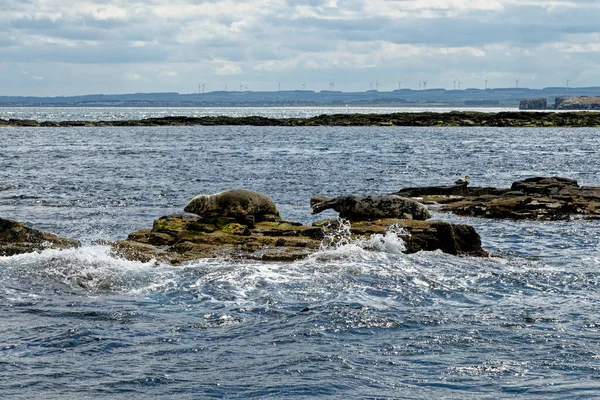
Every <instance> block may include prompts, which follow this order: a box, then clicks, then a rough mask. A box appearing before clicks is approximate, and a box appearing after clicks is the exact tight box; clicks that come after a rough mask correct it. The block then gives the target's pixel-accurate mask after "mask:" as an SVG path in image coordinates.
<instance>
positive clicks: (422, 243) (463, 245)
mask: <svg viewBox="0 0 600 400" xmlns="http://www.w3.org/2000/svg"><path fill="white" fill-rule="evenodd" d="M249 194H250V195H251V196H250V197H248V196H249ZM255 195H259V194H257V193H254V192H249V191H245V190H237V191H236V190H234V191H225V192H221V193H217V194H214V195H207V196H197V197H196V198H194V199H193V201H192V202H191V203H190V204H188V206H186V209H187V210H190V209H193V210H194V212H195V213H197V214H201V215H189V214H178V215H167V216H164V217H161V218H159V219H157V220H156V221H154V224H153V226H152V228H149V229H142V230H140V231H137V232H133V233H131V234H130V235H129V236H128V237H127V239H125V240H119V241H116V242H114V243H109V244H110V245H111V246H112V247H113V250H114V252H115V254H117V255H119V256H123V257H125V258H127V259H130V260H135V261H143V262H147V261H150V260H152V259H155V260H157V261H160V262H167V263H171V264H181V263H183V262H186V261H193V260H198V259H202V258H213V257H222V256H230V257H241V258H250V259H256V260H262V261H293V260H297V259H301V258H304V257H307V256H308V255H310V254H311V253H314V252H315V251H317V250H319V249H322V248H324V246H325V247H327V246H336V245H337V244H339V243H344V242H348V241H352V240H356V239H359V238H364V239H366V240H369V239H371V238H376V236H374V235H381V236H380V238H383V236H384V235H386V234H387V233H388V232H390V231H392V233H393V234H397V235H398V236H399V237H401V238H402V239H403V242H404V246H405V249H404V252H405V253H415V252H418V251H433V250H442V251H443V252H445V253H449V254H454V255H469V256H479V257H483V256H487V252H486V251H485V250H483V248H482V247H481V238H480V237H479V235H478V234H477V232H476V231H475V229H474V228H473V227H472V226H468V225H457V224H450V223H447V222H438V221H422V220H421V221H419V220H413V219H410V218H411V217H410V214H406V213H400V214H399V213H398V210H394V212H393V213H391V214H390V215H389V216H388V215H386V214H385V213H383V214H382V213H381V210H377V212H376V213H375V214H376V215H375V214H374V215H375V216H374V217H372V218H368V217H366V216H365V214H361V218H359V219H355V220H352V221H347V222H346V221H343V220H340V219H334V220H323V221H320V222H316V223H314V224H313V225H310V226H307V225H303V224H301V223H297V222H288V221H283V220H282V219H281V217H279V212H278V211H277V210H276V209H272V208H271V207H268V208H267V209H263V207H262V205H263V204H262V203H260V204H259V203H257V201H258V200H260V201H261V202H263V201H264V198H265V197H264V196H262V195H259V196H260V197H257V196H255ZM393 197H397V196H393ZM257 199H258V200H257ZM267 199H268V198H267ZM200 200H201V201H202V204H201V206H199V201H200ZM269 201H270V199H269ZM410 203H414V202H413V201H411V200H408V199H407V200H406V204H409V205H410V206H411V207H413V205H412V204H410ZM257 204H259V205H260V206H261V207H258V208H256V205H257ZM192 206H193V207H192ZM396 208H397V207H396ZM411 209H412V208H411ZM219 210H221V212H220V215H219V212H218V211H219ZM256 210H258V211H259V212H260V213H262V212H263V211H264V212H266V213H265V214H264V215H251V214H249V212H255V211H256ZM407 211H410V210H408V209H407ZM400 216H401V217H400ZM74 246H77V242H76V241H73V240H70V239H61V238H58V237H56V236H55V235H52V234H46V233H43V232H40V231H37V230H34V229H31V228H27V227H25V226H24V225H23V224H20V223H18V222H16V221H10V220H1V219H0V255H14V254H20V253H27V252H33V251H40V250H43V249H46V248H69V247H74Z"/></svg>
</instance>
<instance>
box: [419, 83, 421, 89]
mask: <svg viewBox="0 0 600 400" xmlns="http://www.w3.org/2000/svg"><path fill="white" fill-rule="evenodd" d="M419 90H421V81H419Z"/></svg>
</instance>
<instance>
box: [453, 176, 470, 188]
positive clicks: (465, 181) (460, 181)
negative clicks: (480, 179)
mask: <svg viewBox="0 0 600 400" xmlns="http://www.w3.org/2000/svg"><path fill="white" fill-rule="evenodd" d="M454 183H455V184H456V185H458V186H463V185H464V186H467V185H468V184H470V183H471V178H469V175H465V177H464V178H460V179H458V180H457V181H456V182H454Z"/></svg>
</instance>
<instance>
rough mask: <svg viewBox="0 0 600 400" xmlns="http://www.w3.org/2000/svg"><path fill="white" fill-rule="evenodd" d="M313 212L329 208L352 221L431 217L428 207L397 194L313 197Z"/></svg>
mask: <svg viewBox="0 0 600 400" xmlns="http://www.w3.org/2000/svg"><path fill="white" fill-rule="evenodd" d="M310 205H311V207H312V209H313V212H312V213H313V214H318V213H320V212H322V211H324V210H327V209H330V208H331V209H333V210H335V211H337V212H339V213H340V217H341V218H347V219H349V220H351V221H360V220H368V219H374V218H405V219H416V220H426V219H429V218H431V214H430V213H429V210H427V207H425V206H424V205H423V204H421V203H418V202H416V201H414V200H410V199H408V198H406V197H402V196H398V195H396V194H369V195H366V194H350V195H346V196H340V197H336V198H334V199H330V198H312V199H311V201H310Z"/></svg>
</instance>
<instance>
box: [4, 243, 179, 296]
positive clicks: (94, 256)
mask: <svg viewBox="0 0 600 400" xmlns="http://www.w3.org/2000/svg"><path fill="white" fill-rule="evenodd" d="M0 265H5V266H6V267H5V268H6V273H7V274H9V275H10V276H12V277H13V278H18V277H27V278H28V279H35V280H36V281H37V282H38V283H41V284H43V283H44V282H48V283H56V282H58V283H62V284H65V285H67V286H68V287H70V288H73V289H83V290H86V291H89V292H107V291H108V292H110V291H129V290H134V289H140V288H144V289H145V290H153V289H159V288H164V287H165V286H168V285H169V284H170V283H171V282H172V279H173V272H172V271H171V270H170V269H168V268H160V269H157V268H156V266H157V263H156V262H155V261H150V262H147V263H142V262H135V261H128V260H125V259H123V258H120V257H116V256H115V255H114V254H113V253H112V251H111V248H110V247H109V246H83V247H80V248H75V249H67V250H44V251H42V252H39V253H38V252H35V253H28V254H21V255H16V256H12V257H0Z"/></svg>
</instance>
